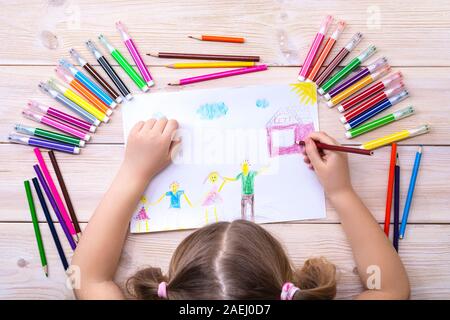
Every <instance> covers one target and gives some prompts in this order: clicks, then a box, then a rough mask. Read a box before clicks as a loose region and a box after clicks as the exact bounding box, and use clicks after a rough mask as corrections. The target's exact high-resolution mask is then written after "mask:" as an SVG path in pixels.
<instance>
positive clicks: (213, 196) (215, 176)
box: [202, 171, 226, 224]
mask: <svg viewBox="0 0 450 320" xmlns="http://www.w3.org/2000/svg"><path fill="white" fill-rule="evenodd" d="M219 179H222V183H221V185H220V187H219ZM206 182H209V183H210V184H211V189H210V190H209V191H208V193H207V194H206V195H205V197H204V199H203V202H202V207H204V208H205V218H206V224H208V222H209V216H208V208H210V209H212V210H213V211H214V219H215V221H216V222H218V221H219V218H218V216H217V206H218V205H220V204H222V202H223V199H222V197H221V195H220V193H219V192H220V191H221V190H222V188H223V186H224V185H225V183H226V180H224V179H223V178H222V176H221V175H220V174H219V173H218V172H217V171H213V172H211V173H210V174H208V176H207V177H206V179H205V181H203V183H206Z"/></svg>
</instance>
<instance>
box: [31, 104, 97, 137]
mask: <svg viewBox="0 0 450 320" xmlns="http://www.w3.org/2000/svg"><path fill="white" fill-rule="evenodd" d="M27 105H28V106H29V107H30V108H31V109H34V110H35V111H38V112H41V113H44V114H47V115H49V116H52V117H54V118H56V119H58V120H61V121H64V122H66V123H68V124H70V125H72V126H75V127H78V128H80V129H82V130H85V131H89V132H95V131H96V130H97V127H96V126H95V125H93V124H92V123H89V122H87V121H84V120H82V119H78V118H77V117H74V116H71V115H70V114H67V113H65V112H62V111H60V110H58V109H55V108H53V107H49V106H46V105H45V104H42V103H39V102H37V101H34V100H29V101H28V103H27Z"/></svg>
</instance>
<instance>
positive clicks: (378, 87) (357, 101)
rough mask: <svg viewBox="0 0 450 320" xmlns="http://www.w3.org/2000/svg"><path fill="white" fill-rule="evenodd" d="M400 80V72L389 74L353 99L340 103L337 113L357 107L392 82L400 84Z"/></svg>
mask: <svg viewBox="0 0 450 320" xmlns="http://www.w3.org/2000/svg"><path fill="white" fill-rule="evenodd" d="M401 79H402V74H401V72H395V73H393V74H391V75H389V76H387V77H385V78H383V79H381V80H380V81H378V82H376V83H374V84H373V85H372V86H370V87H369V88H367V89H365V90H364V91H362V92H361V93H358V94H357V95H356V96H354V97H353V98H351V99H348V100H346V101H344V102H342V104H341V105H340V106H338V110H339V112H344V111H347V110H349V109H351V108H353V107H355V106H357V105H358V104H360V103H362V102H363V101H364V100H366V99H368V98H370V97H371V96H373V95H374V94H377V93H379V92H381V91H383V90H385V89H386V88H388V87H389V86H390V85H391V84H392V83H393V82H397V81H398V82H400V83H401Z"/></svg>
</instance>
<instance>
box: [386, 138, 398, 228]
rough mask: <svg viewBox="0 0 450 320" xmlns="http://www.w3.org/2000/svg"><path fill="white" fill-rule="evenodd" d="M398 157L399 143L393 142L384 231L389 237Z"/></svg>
mask: <svg viewBox="0 0 450 320" xmlns="http://www.w3.org/2000/svg"><path fill="white" fill-rule="evenodd" d="M396 159H397V144H396V143H393V144H392V146H391V162H390V163H389V178H388V186H387V194H386V213H385V217H384V233H385V234H386V236H387V237H389V226H390V225H391V208H392V193H393V190H394V175H395V162H396Z"/></svg>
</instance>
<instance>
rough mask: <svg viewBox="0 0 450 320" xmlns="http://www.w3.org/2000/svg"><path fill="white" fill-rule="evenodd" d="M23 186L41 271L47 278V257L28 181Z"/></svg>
mask: <svg viewBox="0 0 450 320" xmlns="http://www.w3.org/2000/svg"><path fill="white" fill-rule="evenodd" d="M23 184H24V186H25V192H26V194H27V200H28V206H29V208H30V214H31V220H32V222H33V228H34V235H35V236H36V242H37V245H38V249H39V256H40V258H41V264H42V269H43V270H44V273H45V276H46V277H48V266H47V257H46V255H45V249H44V244H43V243H42V236H41V230H40V229H39V222H38V219H37V216H36V207H35V206H34V201H33V194H32V193H31V187H30V181H28V180H25V181H24V182H23Z"/></svg>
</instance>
